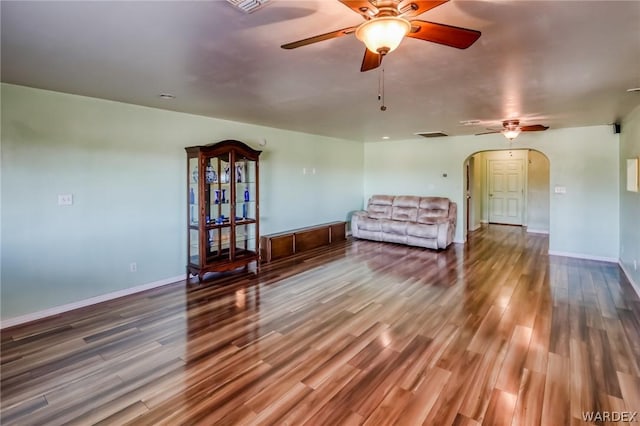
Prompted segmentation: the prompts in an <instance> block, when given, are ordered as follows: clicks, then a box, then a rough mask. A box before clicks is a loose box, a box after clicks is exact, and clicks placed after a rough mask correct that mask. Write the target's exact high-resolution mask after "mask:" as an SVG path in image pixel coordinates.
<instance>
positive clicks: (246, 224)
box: [234, 157, 258, 258]
mask: <svg viewBox="0 0 640 426" xmlns="http://www.w3.org/2000/svg"><path fill="white" fill-rule="evenodd" d="M234 178H235V183H236V190H235V223H236V232H235V234H236V235H235V258H238V257H242V256H243V255H251V254H255V253H256V250H257V247H256V242H257V236H256V217H257V195H258V194H257V183H256V182H257V181H256V162H255V161H253V160H250V159H248V158H244V157H238V158H236V159H235V163H234Z"/></svg>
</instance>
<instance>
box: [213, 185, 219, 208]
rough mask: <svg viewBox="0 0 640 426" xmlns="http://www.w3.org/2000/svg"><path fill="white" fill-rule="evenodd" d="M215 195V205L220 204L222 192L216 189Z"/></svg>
mask: <svg viewBox="0 0 640 426" xmlns="http://www.w3.org/2000/svg"><path fill="white" fill-rule="evenodd" d="M213 193H214V196H215V198H214V203H216V204H220V191H219V190H217V189H216V190H215V191H213Z"/></svg>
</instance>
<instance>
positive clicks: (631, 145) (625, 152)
mask: <svg viewBox="0 0 640 426" xmlns="http://www.w3.org/2000/svg"><path fill="white" fill-rule="evenodd" d="M629 158H640V106H638V107H636V109H634V110H633V111H632V112H631V114H629V115H628V116H627V117H626V118H625V119H624V121H623V122H622V132H621V133H620V229H621V230H622V232H621V233H620V260H621V262H622V264H623V266H624V268H625V270H626V271H627V272H628V273H629V274H630V275H631V279H632V280H633V281H634V284H635V285H636V288H637V290H638V291H639V292H640V192H629V191H627V189H626V187H627V159H629ZM634 260H635V261H636V266H637V267H634V265H633V261H634Z"/></svg>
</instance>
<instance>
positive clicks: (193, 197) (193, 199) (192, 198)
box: [189, 188, 196, 204]
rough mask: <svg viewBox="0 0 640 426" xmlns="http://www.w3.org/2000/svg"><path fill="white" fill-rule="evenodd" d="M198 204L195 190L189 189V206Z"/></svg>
mask: <svg viewBox="0 0 640 426" xmlns="http://www.w3.org/2000/svg"><path fill="white" fill-rule="evenodd" d="M195 202H196V193H195V192H193V188H189V204H194V203H195Z"/></svg>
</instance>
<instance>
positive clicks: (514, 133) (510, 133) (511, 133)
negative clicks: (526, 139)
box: [502, 128, 520, 141]
mask: <svg viewBox="0 0 640 426" xmlns="http://www.w3.org/2000/svg"><path fill="white" fill-rule="evenodd" d="M502 134H503V135H504V137H505V138H507V139H509V140H510V141H512V140H514V139H515V138H517V137H518V135H519V134H520V129H519V128H515V129H506V130H504V131H503V132H502Z"/></svg>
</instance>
